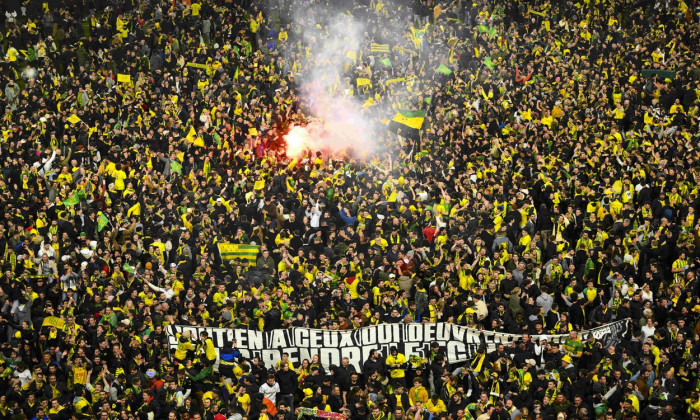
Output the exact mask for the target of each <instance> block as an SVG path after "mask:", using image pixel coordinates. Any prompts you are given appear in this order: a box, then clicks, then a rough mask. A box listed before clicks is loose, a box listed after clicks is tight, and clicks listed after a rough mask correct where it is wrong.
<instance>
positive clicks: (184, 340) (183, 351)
mask: <svg viewBox="0 0 700 420" xmlns="http://www.w3.org/2000/svg"><path fill="white" fill-rule="evenodd" d="M190 336H191V333H190V332H189V331H185V332H183V333H182V335H180V337H179V338H178V340H177V347H176V348H175V355H174V358H175V360H176V361H178V362H180V363H182V362H184V361H185V359H186V358H187V353H188V352H191V351H194V345H192V342H191V341H190Z"/></svg>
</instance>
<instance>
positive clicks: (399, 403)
mask: <svg viewBox="0 0 700 420" xmlns="http://www.w3.org/2000/svg"><path fill="white" fill-rule="evenodd" d="M405 391H406V390H405V389H404V387H403V386H401V385H399V386H397V387H396V389H394V393H393V394H390V395H389V396H388V397H387V401H386V402H387V405H388V406H389V409H390V410H391V412H394V410H396V407H401V408H403V410H404V411H406V410H408V409H409V408H410V407H411V402H410V401H409V399H408V394H407V393H406V392H405Z"/></svg>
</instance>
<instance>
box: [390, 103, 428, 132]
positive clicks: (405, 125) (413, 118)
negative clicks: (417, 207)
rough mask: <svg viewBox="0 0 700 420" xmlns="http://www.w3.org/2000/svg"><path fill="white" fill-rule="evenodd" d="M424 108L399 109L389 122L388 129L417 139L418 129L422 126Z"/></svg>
mask: <svg viewBox="0 0 700 420" xmlns="http://www.w3.org/2000/svg"><path fill="white" fill-rule="evenodd" d="M424 120H425V110H424V109H419V110H413V111H412V110H400V111H399V112H397V113H396V115H395V116H394V118H393V119H392V120H391V122H389V131H393V132H394V133H397V134H399V135H401V136H403V137H406V138H410V139H419V138H420V130H421V129H422V128H423V121H424Z"/></svg>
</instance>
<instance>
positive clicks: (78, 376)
mask: <svg viewBox="0 0 700 420" xmlns="http://www.w3.org/2000/svg"><path fill="white" fill-rule="evenodd" d="M85 382H87V369H85V368H84V367H82V366H73V383H76V384H80V385H85Z"/></svg>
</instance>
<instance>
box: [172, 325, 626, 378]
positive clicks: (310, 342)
mask: <svg viewBox="0 0 700 420" xmlns="http://www.w3.org/2000/svg"><path fill="white" fill-rule="evenodd" d="M627 330H628V320H622V321H617V322H613V323H611V324H608V325H605V326H603V327H598V328H594V329H591V330H586V331H582V332H579V337H582V339H584V340H585V337H587V336H588V334H589V333H592V334H593V336H594V337H595V338H596V340H597V341H599V342H601V343H603V346H604V347H608V346H613V345H617V344H618V343H619V342H620V341H621V340H622V339H623V337H624V336H625V334H626V333H627ZM183 331H190V332H191V334H192V338H197V339H198V338H199V333H201V332H202V331H207V333H208V334H209V337H210V338H211V339H212V341H213V342H214V346H215V347H216V348H217V350H220V349H222V348H227V347H232V343H233V341H234V340H235V341H236V346H237V348H238V350H240V352H241V355H242V356H243V357H245V358H247V359H250V358H253V357H259V358H260V359H261V360H262V361H263V362H264V363H265V365H266V366H268V367H269V366H272V365H274V364H275V363H277V361H279V360H280V359H281V358H282V353H285V352H286V353H289V358H290V360H291V361H292V362H293V363H294V364H295V365H297V364H298V363H300V362H301V361H302V360H304V359H309V360H311V356H313V355H314V354H318V355H319V356H320V358H321V362H322V364H323V365H324V367H326V368H328V367H329V366H330V365H332V364H334V365H340V361H341V359H342V358H343V357H347V358H348V359H350V363H351V364H352V365H354V366H355V369H357V370H358V371H359V370H360V369H361V367H362V365H363V363H364V362H365V360H367V359H368V358H369V353H370V351H371V350H373V349H377V350H379V352H380V353H381V355H382V356H387V355H388V354H389V349H390V348H391V347H393V346H396V347H397V348H398V349H399V352H401V353H403V354H404V355H405V356H406V358H408V357H410V356H413V355H415V356H420V357H427V356H428V355H429V354H430V343H431V342H433V341H437V342H438V343H439V344H440V347H441V348H442V349H444V350H445V352H446V354H447V358H448V361H449V363H460V362H467V361H469V360H470V359H471V358H472V357H473V356H474V355H475V354H476V350H477V349H478V348H479V346H481V345H485V346H486V351H487V352H491V351H494V350H495V349H496V346H497V345H498V344H504V345H510V344H511V343H513V342H517V341H518V340H520V339H521V338H522V335H519V334H502V333H495V332H491V331H479V330H476V329H473V328H466V327H462V326H459V325H453V324H446V323H436V324H427V323H423V324H419V323H412V324H382V325H375V326H370V327H362V328H358V329H356V330H345V331H330V330H321V329H313V328H289V329H284V330H274V331H265V332H263V331H255V330H244V329H232V328H213V327H191V326H184V325H170V326H168V328H167V332H168V344H169V346H170V348H171V349H175V348H177V335H179V334H181V333H182V332H183ZM567 337H568V335H532V339H533V341H537V340H538V339H540V338H546V339H547V340H548V341H549V342H550V343H559V344H563V343H564V341H566V338H567Z"/></svg>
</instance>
